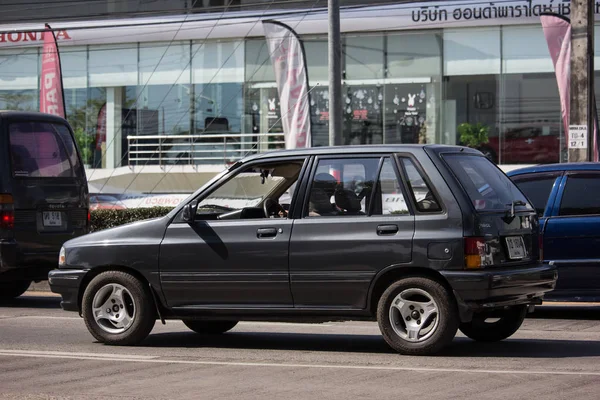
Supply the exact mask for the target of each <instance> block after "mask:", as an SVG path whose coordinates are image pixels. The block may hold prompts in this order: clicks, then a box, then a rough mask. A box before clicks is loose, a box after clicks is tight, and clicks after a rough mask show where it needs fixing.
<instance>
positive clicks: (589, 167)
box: [507, 162, 600, 176]
mask: <svg viewBox="0 0 600 400" xmlns="http://www.w3.org/2000/svg"><path fill="white" fill-rule="evenodd" d="M563 171H600V163H597V162H580V163H563V164H544V165H535V166H533V167H525V168H519V169H515V170H512V171H509V172H507V175H508V176H514V175H523V174H534V173H543V172H563Z"/></svg>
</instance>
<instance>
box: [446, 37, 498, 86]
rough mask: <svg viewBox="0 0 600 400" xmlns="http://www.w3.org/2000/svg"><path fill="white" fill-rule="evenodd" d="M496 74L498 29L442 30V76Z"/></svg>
mask: <svg viewBox="0 0 600 400" xmlns="http://www.w3.org/2000/svg"><path fill="white" fill-rule="evenodd" d="M499 73H500V28H499V27H486V28H473V29H464V28H463V29H446V30H444V75H481V74H499Z"/></svg>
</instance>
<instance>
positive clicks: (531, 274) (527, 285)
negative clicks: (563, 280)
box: [440, 264, 558, 311]
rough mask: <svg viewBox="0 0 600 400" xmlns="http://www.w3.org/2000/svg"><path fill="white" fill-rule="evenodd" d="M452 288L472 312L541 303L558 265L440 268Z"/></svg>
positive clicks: (554, 280)
mask: <svg viewBox="0 0 600 400" xmlns="http://www.w3.org/2000/svg"><path fill="white" fill-rule="evenodd" d="M440 272H441V274H442V275H443V276H444V277H445V278H446V279H447V280H448V283H450V285H451V286H452V289H453V290H454V292H455V293H456V294H457V296H458V297H459V299H458V300H459V301H462V302H463V303H464V304H465V305H466V306H468V308H470V309H471V310H472V311H478V310H481V309H490V308H498V307H504V306H510V305H521V304H540V303H541V300H542V298H543V296H544V293H546V292H549V291H551V290H553V289H554V287H555V285H556V279H557V278H558V272H557V269H556V266H554V265H549V264H535V265H530V266H527V267H519V268H514V267H513V268H490V269H487V270H485V269H482V270H477V271H440Z"/></svg>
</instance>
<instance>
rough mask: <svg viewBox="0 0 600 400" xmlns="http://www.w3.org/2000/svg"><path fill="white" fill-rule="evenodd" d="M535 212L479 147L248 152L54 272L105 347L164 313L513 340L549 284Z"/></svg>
mask: <svg viewBox="0 0 600 400" xmlns="http://www.w3.org/2000/svg"><path fill="white" fill-rule="evenodd" d="M538 230H539V229H538V220H537V216H536V212H535V210H534V209H533V207H532V206H531V205H530V204H529V203H528V201H527V199H526V197H525V196H524V195H523V194H522V193H521V192H520V191H519V189H518V188H517V187H516V186H515V185H514V184H513V183H512V182H511V181H510V179H508V178H507V177H506V175H505V174H504V173H503V172H502V171H501V170H499V169H498V168H497V167H496V166H495V165H494V164H493V163H491V162H490V161H489V160H488V159H487V158H485V157H484V156H483V155H482V154H481V153H480V152H478V151H476V150H471V149H468V148H462V147H456V146H441V145H395V146H391V145H390V146H367V147H334V148H314V149H305V150H293V151H282V152H276V153H268V154H260V155H255V156H252V157H249V158H246V159H244V160H243V161H240V162H237V163H236V164H234V165H233V166H231V167H230V168H229V169H228V170H226V171H224V172H223V173H221V174H219V175H218V176H216V177H215V178H214V179H213V180H212V181H210V182H209V183H208V184H206V185H205V186H204V187H203V188H201V189H200V190H199V191H197V192H196V193H195V194H193V195H192V196H191V197H190V198H189V199H188V200H187V201H185V202H183V203H182V204H181V205H180V206H179V207H177V208H176V209H174V210H173V211H172V212H170V213H169V214H168V215H167V216H166V217H164V218H159V219H155V220H150V221H143V222H138V223H134V224H130V225H126V226H121V227H117V228H113V229H109V230H105V231H101V232H97V233H93V234H90V235H87V236H84V237H81V238H78V239H74V240H71V241H69V242H67V243H66V244H65V245H64V248H63V250H62V251H61V254H60V260H59V268H58V269H56V270H54V271H52V272H50V274H49V281H50V286H51V288H52V291H54V292H57V293H60V294H61V295H62V297H63V301H62V303H61V304H62V307H63V308H64V309H65V310H70V311H78V312H79V313H80V315H82V316H83V319H84V320H85V323H86V325H87V327H88V329H89V331H90V332H91V334H92V335H93V336H94V337H95V338H96V339H97V340H99V341H100V342H103V343H107V344H115V345H133V344H137V343H140V342H141V341H143V340H144V339H145V338H146V337H147V335H148V334H149V333H150V332H151V330H152V328H153V326H154V324H155V322H156V320H157V319H160V320H162V321H163V323H164V320H166V319H179V320H183V322H184V323H185V325H187V326H188V327H189V328H190V329H191V330H193V331H195V332H198V333H200V334H221V333H224V332H226V331H228V330H230V329H232V328H233V327H234V326H235V325H236V324H237V322H238V321H241V320H260V321H295V322H318V321H330V320H377V322H378V323H379V327H380V329H381V332H382V334H383V337H384V338H385V340H386V342H387V343H388V344H389V345H390V346H391V347H392V348H393V349H395V350H397V351H399V352H400V353H403V354H419V355H423V354H432V353H435V352H437V351H438V350H440V349H441V348H443V347H444V346H445V345H447V344H449V343H450V342H451V341H452V339H453V338H454V336H455V334H456V332H457V329H460V330H461V331H462V332H463V333H464V334H465V335H467V336H468V337H470V338H472V339H474V340H480V341H496V340H502V339H505V338H507V337H509V336H511V335H512V334H513V333H514V332H515V331H516V330H517V329H518V328H519V327H520V325H521V324H522V322H523V319H524V318H525V315H526V313H527V311H528V310H531V309H532V306H533V305H536V304H540V303H541V302H542V298H543V295H544V293H545V292H548V291H550V290H552V289H553V288H554V285H555V283H556V278H557V273H556V269H555V267H554V266H551V265H544V264H542V263H540V261H539V250H538Z"/></svg>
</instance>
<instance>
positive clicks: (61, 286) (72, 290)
mask: <svg viewBox="0 0 600 400" xmlns="http://www.w3.org/2000/svg"><path fill="white" fill-rule="evenodd" d="M87 272H88V271H87V270H82V269H54V270H52V271H50V273H48V283H49V284H50V290H52V292H54V293H58V294H60V295H61V296H62V301H61V302H60V306H61V307H62V308H63V310H65V311H79V286H80V285H81V281H82V280H83V277H84V276H85V274H87Z"/></svg>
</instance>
